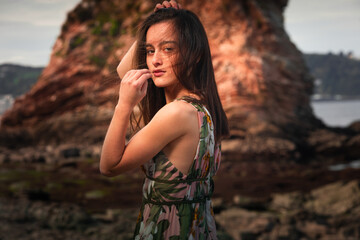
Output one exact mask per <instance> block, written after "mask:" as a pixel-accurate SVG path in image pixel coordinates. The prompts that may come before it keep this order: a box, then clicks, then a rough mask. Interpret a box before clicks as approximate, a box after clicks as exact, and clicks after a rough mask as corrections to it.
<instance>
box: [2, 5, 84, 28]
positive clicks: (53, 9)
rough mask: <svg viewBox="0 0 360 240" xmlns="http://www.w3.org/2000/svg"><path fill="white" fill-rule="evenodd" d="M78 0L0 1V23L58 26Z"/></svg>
mask: <svg viewBox="0 0 360 240" xmlns="http://www.w3.org/2000/svg"><path fill="white" fill-rule="evenodd" d="M79 1H80V0H62V1H60V0H14V1H4V0H0V4H1V9H0V22H26V23H29V24H32V25H36V26H54V27H58V26H60V25H61V24H62V23H63V22H64V21H65V18H66V14H65V13H66V12H68V11H70V10H71V9H73V8H74V7H75V6H76V4H77V3H78V2H79Z"/></svg>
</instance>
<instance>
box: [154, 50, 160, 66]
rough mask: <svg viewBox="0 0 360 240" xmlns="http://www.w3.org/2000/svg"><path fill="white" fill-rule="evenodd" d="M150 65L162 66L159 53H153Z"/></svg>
mask: <svg viewBox="0 0 360 240" xmlns="http://www.w3.org/2000/svg"><path fill="white" fill-rule="evenodd" d="M152 64H153V65H154V66H155V67H157V66H159V65H161V64H162V59H161V54H160V53H159V52H156V51H155V53H154V55H153V58H152Z"/></svg>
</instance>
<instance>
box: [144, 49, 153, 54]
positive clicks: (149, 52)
mask: <svg viewBox="0 0 360 240" xmlns="http://www.w3.org/2000/svg"><path fill="white" fill-rule="evenodd" d="M153 53H154V50H152V49H147V50H146V54H153Z"/></svg>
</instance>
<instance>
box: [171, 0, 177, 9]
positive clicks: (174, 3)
mask: <svg viewBox="0 0 360 240" xmlns="http://www.w3.org/2000/svg"><path fill="white" fill-rule="evenodd" d="M170 5H171V7H173V8H175V9H179V4H178V3H177V2H176V1H174V0H171V1H170Z"/></svg>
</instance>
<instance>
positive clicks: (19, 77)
mask: <svg viewBox="0 0 360 240" xmlns="http://www.w3.org/2000/svg"><path fill="white" fill-rule="evenodd" d="M43 69H44V68H42V67H37V68H34V67H25V66H20V65H15V64H2V65H0V95H2V94H11V95H13V96H15V97H17V96H20V95H22V94H24V93H26V92H27V91H29V89H30V88H31V86H32V85H33V84H34V83H35V82H36V81H37V79H38V77H39V76H40V74H41V72H42V70H43Z"/></svg>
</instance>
